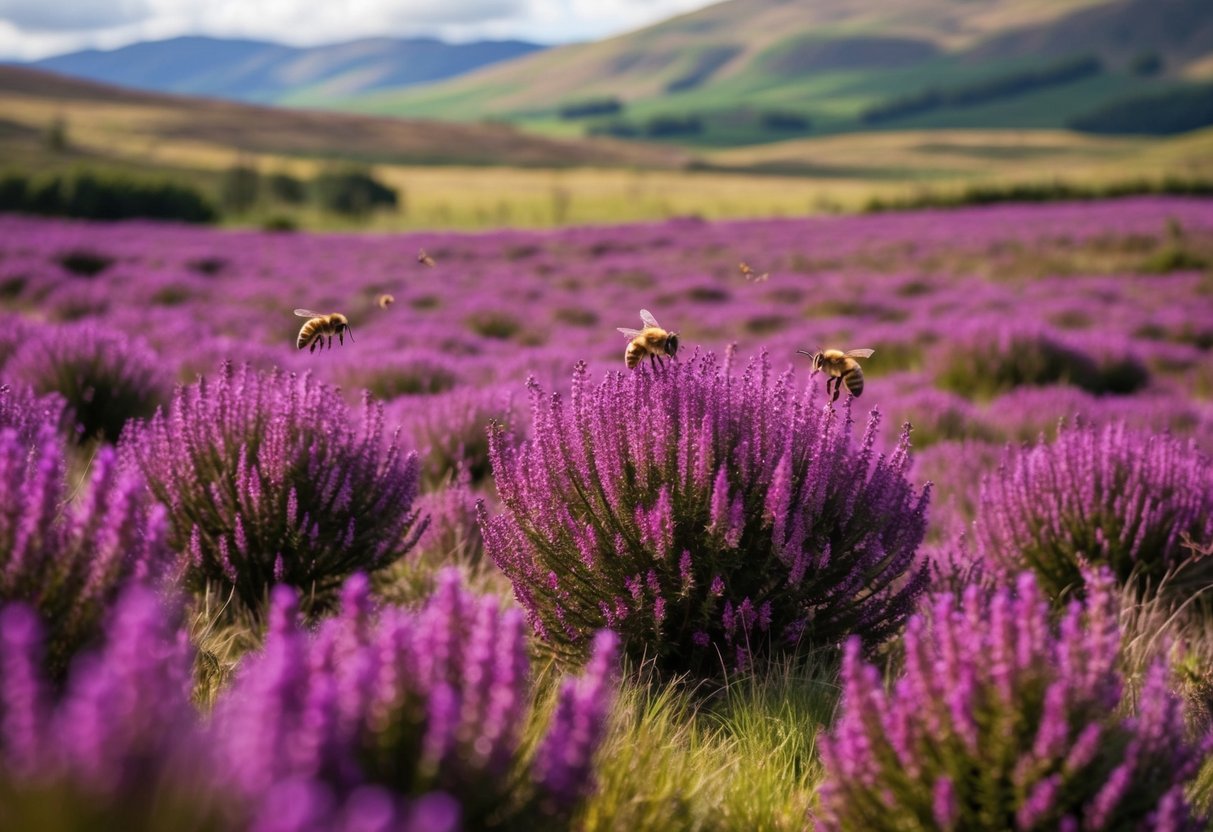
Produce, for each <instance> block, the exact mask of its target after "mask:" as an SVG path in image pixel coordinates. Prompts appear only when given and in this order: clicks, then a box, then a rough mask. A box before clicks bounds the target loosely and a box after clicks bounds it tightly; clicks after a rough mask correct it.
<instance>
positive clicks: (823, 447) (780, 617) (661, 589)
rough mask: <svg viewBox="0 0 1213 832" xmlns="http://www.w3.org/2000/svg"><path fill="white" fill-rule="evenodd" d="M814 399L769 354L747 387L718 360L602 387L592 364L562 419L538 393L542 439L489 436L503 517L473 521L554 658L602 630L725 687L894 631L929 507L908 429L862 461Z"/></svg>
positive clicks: (864, 450) (845, 429) (813, 391)
mask: <svg viewBox="0 0 1213 832" xmlns="http://www.w3.org/2000/svg"><path fill="white" fill-rule="evenodd" d="M818 388H819V385H810V387H809V389H808V391H807V392H805V393H797V392H796V390H795V389H794V388H793V380H792V375H791V371H788V372H787V373H785V374H784V375H782V376H781V377H780V378H779V379H778V380H775V381H772V379H771V372H770V367H769V363H768V361H767V360H766V358H765V357H763V358H762V359H761V360H755V361H753V362H751V364H750V365H749V366H748V367H747V368H746V371H745V373H744V374H743V376H742V377H741V378H735V377H734V376H733V375H732V374H731V373H730V371H729V369H728V368H727V367H726V368H721V367H720V366H719V365H718V363H717V361H716V359H715V357H714V356H712V355H707V356H696V357H695V358H693V359H692V360H690V361H688V362H683V363H679V364H674V365H672V366H667V367H666V368H665V369H664V370H660V371H658V370H650V369H648V368H645V369H644V370H642V371H640V372H633V373H630V374H628V375H623V374H621V373H613V374H609V375H607V376H606V378H605V379H604V380H603V381H602V383H601V384H600V385H599V386H598V388H597V389H592V388H591V386H590V382H589V378H588V373H587V370H586V368H585V365H584V364H580V365H578V369H577V371H576V372H575V373H574V376H573V388H572V401H571V409H568V410H566V407H565V405H564V402H563V401H562V399H561V398H560V397H559V396H558V395H554V396H553V397H552V398H551V400H550V402H548V403H545V402H544V401H543V393H542V391H540V389H539V388H538V387H537V386H536V385H534V384H532V385H531V395H532V411H533V416H534V424H533V426H532V427H533V437H534V438H533V439H532V440H530V441H529V442H526V443H521V444H520V443H518V442H517V441H515V440H513V439H511V437H509V436H508V435H507V434H506V433H505V432H504V431H501V430H498V431H495V432H493V433H492V435H491V437H490V443H489V444H490V457H491V459H492V463H493V472H494V476H495V478H496V482H497V490H498V492H499V494H500V496H501V500H502V503H503V505H504V512H503V514H502V515H500V516H498V517H495V518H493V519H492V520H489V519H488V518H487V517H485V516H482V520H481V525H482V529H483V533H484V537H485V546H486V549H487V551H488V553H489V555H490V556H491V557H492V558H493V560H494V561H495V562H496V563H497V565H498V566H500V567H501V569H502V570H503V571H504V572H505V573H506V575H507V576H508V577H509V578H510V580H511V581H512V582H513V584H514V592H515V595H516V596H517V598H518V600H519V601H520V602H521V603H522V605H523V606H524V607H525V608H526V610H527V611H528V613H529V615H530V618H531V621H532V624H533V626H534V627H535V629H536V630H537V631H538V632H539V633H540V635H541V636H542V637H543V638H544V639H545V640H546V641H547V642H548V644H549V645H550V646H551V648H553V649H554V650H555V651H556V652H557V653H558V654H563V655H565V656H568V655H579V654H581V653H583V652H584V650H585V647H586V644H587V642H588V640H589V638H590V635H591V634H592V633H593V632H594V631H595V630H597V629H598V628H600V627H603V626H608V627H611V628H613V629H615V630H616V631H618V632H619V633H620V634H621V635H622V637H623V640H624V643H625V648H626V650H627V651H628V653H629V654H630V655H632V656H634V657H643V656H648V657H650V658H656V660H657V661H658V663H659V665H660V666H661V667H662V668H663V669H666V670H672V671H675V672H680V671H694V672H698V673H704V674H713V673H718V672H719V671H720V669H721V665H722V660H723V662H724V663H725V664H730V665H731V664H733V663H734V662H736V663H739V664H740V663H744V662H746V661H748V660H749V657H750V656H751V655H752V654H762V653H766V652H777V651H781V650H788V649H794V648H795V646H796V645H797V644H799V643H802V642H803V643H805V644H806V645H813V644H817V645H821V644H832V643H836V642H837V641H838V640H839V639H840V638H842V637H843V636H845V635H847V634H850V633H857V634H859V635H861V636H862V637H863V638H864V640H865V641H867V642H870V643H875V642H878V641H879V640H880V639H882V638H884V637H885V636H887V635H888V634H890V633H892V632H893V631H895V630H896V629H897V627H898V626H900V624H901V622H902V620H903V619H904V617H905V616H906V615H908V613H909V608H910V606H911V605H912V603H913V600H914V598H915V597H916V596H917V594H918V593H919V592H920V591H921V589H922V587H923V576H922V575H921V574H918V573H915V572H914V571H913V570H912V569H911V562H912V561H913V558H914V550H915V548H916V547H917V546H918V544H919V543H920V542H921V540H922V537H923V533H924V528H925V512H926V503H927V493H926V492H925V491H924V492H923V493H922V494H920V495H918V494H915V493H914V491H913V489H912V488H911V486H910V484H909V483H908V482H907V480H906V478H905V472H906V468H907V466H908V464H909V460H908V446H907V441H906V437H905V435H904V434H903V437H902V441H901V443H899V444H898V446H897V448H896V450H895V451H894V453H893V454H892V455H891V456H890V457H888V458H886V457H884V456H881V457H880V458H879V459H876V460H873V456H874V453H873V450H872V445H873V442H874V440H875V438H876V430H877V423H878V419H877V418H876V416H875V414H874V415H873V417H872V419H871V420H870V421H869V424H868V429H867V431H866V433H865V435H864V439H863V442H862V444H861V445H860V446H859V447H855V446H854V443H853V440H852V437H851V420H850V416H849V411H847V412H846V415H845V416H844V415H843V414H842V413H840V412H836V411H834V410H832V409H825V408H822V407H821V406H820V403H819V402H818V400H817V390H818ZM482 515H483V513H482Z"/></svg>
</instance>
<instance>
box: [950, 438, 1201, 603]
mask: <svg viewBox="0 0 1213 832" xmlns="http://www.w3.org/2000/svg"><path fill="white" fill-rule="evenodd" d="M1185 533H1186V534H1188V535H1190V536H1191V537H1192V538H1193V539H1194V540H1196V541H1206V540H1213V461H1211V460H1210V459H1209V458H1208V457H1207V456H1205V455H1204V454H1202V453H1200V452H1199V451H1198V450H1197V449H1196V447H1195V446H1194V445H1193V444H1192V443H1191V442H1190V441H1189V442H1181V441H1179V440H1177V439H1174V438H1172V437H1170V436H1168V435H1166V434H1155V433H1144V432H1137V431H1133V430H1130V429H1128V428H1126V427H1125V426H1124V425H1123V424H1110V425H1106V426H1104V427H1091V426H1075V427H1067V428H1065V429H1063V430H1061V431H1060V432H1059V434H1058V437H1057V440H1056V441H1054V442H1053V443H1051V444H1039V445H1036V446H1035V447H1032V448H1030V449H1027V450H1024V451H1022V452H1020V453H1018V454H1016V455H1015V456H1013V457H1011V458H1010V459H1009V460H1007V461H1006V462H1005V463H1004V466H1003V470H1002V471H1000V472H999V474H998V476H992V477H987V478H986V479H985V480H984V481H983V483H982V488H981V495H980V498H979V509H978V515H977V521H976V523H975V525H974V541H975V548H976V550H977V551H976V554H978V555H979V556H981V557H982V558H984V559H986V560H988V561H990V562H992V563H994V564H998V565H1001V566H1002V567H1003V568H1004V569H1006V570H1011V571H1018V570H1020V569H1023V568H1025V567H1026V568H1029V569H1031V570H1033V571H1034V572H1036V573H1037V575H1038V576H1039V580H1040V583H1041V586H1042V587H1043V588H1044V589H1045V591H1046V592H1048V593H1049V594H1050V595H1052V596H1053V597H1054V598H1057V597H1060V596H1061V595H1063V594H1064V593H1065V592H1067V591H1069V590H1072V589H1073V588H1075V587H1078V586H1081V584H1082V572H1081V567H1082V564H1083V562H1090V563H1094V564H1102V565H1106V566H1107V567H1108V568H1109V569H1111V570H1112V572H1113V574H1114V575H1115V576H1116V577H1117V578H1118V579H1119V580H1121V581H1122V582H1123V581H1126V580H1127V579H1128V578H1129V575H1130V573H1132V572H1134V570H1137V571H1138V572H1139V573H1141V574H1142V575H1143V576H1144V577H1146V578H1149V579H1154V580H1155V581H1157V580H1158V579H1159V578H1161V577H1162V575H1163V573H1165V572H1166V571H1167V570H1169V569H1171V568H1173V567H1176V566H1178V565H1179V564H1180V562H1181V561H1182V560H1184V559H1185V558H1186V557H1187V550H1186V549H1184V547H1183V546H1182V542H1183V535H1184V534H1185ZM1202 564H1204V565H1205V566H1204V567H1203V568H1201V565H1202ZM1193 566H1194V567H1195V568H1196V569H1197V570H1198V572H1194V573H1190V576H1191V577H1193V578H1196V579H1197V580H1200V581H1201V582H1202V583H1205V584H1208V583H1210V582H1213V570H1211V569H1210V567H1211V566H1213V562H1211V561H1209V560H1208V559H1203V560H1198V561H1195V562H1194V563H1193Z"/></svg>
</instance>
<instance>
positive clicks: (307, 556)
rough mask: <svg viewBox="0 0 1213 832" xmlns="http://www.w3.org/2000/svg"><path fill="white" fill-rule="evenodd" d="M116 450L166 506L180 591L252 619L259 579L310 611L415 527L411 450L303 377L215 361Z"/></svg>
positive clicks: (396, 552) (411, 539) (385, 556)
mask: <svg viewBox="0 0 1213 832" xmlns="http://www.w3.org/2000/svg"><path fill="white" fill-rule="evenodd" d="M124 444H125V451H126V453H127V454H128V457H129V458H130V459H131V460H132V462H133V464H136V465H138V467H139V468H140V469H142V471H143V472H144V474H145V476H146V477H147V480H148V486H149V487H150V488H151V491H152V493H153V494H155V495H156V497H157V499H159V500H161V501H162V502H163V503H164V504H165V505H167V506H169V509H170V511H169V519H170V522H171V525H172V531H171V539H172V542H173V545H174V547H175V548H176V549H177V550H178V551H182V552H186V553H187V556H188V561H189V565H188V574H187V579H188V583H189V585H190V586H191V587H192V588H193V589H195V590H202V589H204V588H206V587H214V588H217V589H219V590H220V593H219V594H220V597H225V596H226V595H228V593H229V591H230V592H232V593H234V596H235V599H236V601H237V602H238V604H239V605H242V606H244V607H245V608H247V609H250V610H253V611H254V612H256V611H258V610H259V609H260V608H261V606H262V604H263V603H264V600H265V595H266V590H267V588H268V587H269V585H270V584H271V583H286V584H289V585H291V586H296V587H299V588H301V589H302V590H303V591H304V593H305V595H306V602H307V606H308V608H309V610H312V609H315V610H320V609H323V607H324V606H325V604H326V603H328V601H330V600H331V597H332V594H333V592H334V591H335V590H336V589H337V587H338V586H339V584H340V582H341V581H342V579H344V578H345V577H346V576H347V575H349V574H351V573H352V572H355V571H359V570H366V571H374V570H377V569H381V568H383V567H386V566H388V565H390V564H391V563H392V562H393V561H394V560H396V559H397V558H399V557H401V556H402V555H404V554H405V553H406V552H407V551H408V550H409V549H410V548H411V547H412V546H413V544H414V543H415V542H416V539H417V535H418V534H420V533H421V531H423V530H424V526H425V524H424V522H422V523H418V522H417V515H416V513H415V512H413V511H412V510H411V508H412V504H413V500H414V498H415V497H416V496H417V480H418V473H419V472H418V467H419V466H418V463H417V457H416V454H409V455H408V456H407V457H403V458H402V455H401V451H400V448H399V446H398V444H397V443H396V441H395V438H394V437H393V438H392V440H391V441H390V442H385V441H384V439H383V412H382V406H380V405H372V404H371V402H370V399H369V397H367V398H364V400H363V407H362V414H361V420H360V421H359V420H357V419H356V418H354V416H353V414H351V413H350V412H349V410H348V409H347V408H346V406H345V403H344V402H343V401H342V400H341V397H340V395H339V394H338V392H337V391H336V390H334V389H332V388H329V387H326V386H324V385H321V384H319V383H318V382H316V381H314V380H313V379H312V378H311V376H310V375H305V376H304V377H303V378H302V379H300V378H298V377H296V376H295V375H293V374H291V375H286V374H284V373H282V372H280V371H277V370H275V371H274V372H272V373H268V374H258V373H257V372H255V371H254V370H252V369H250V368H249V367H247V366H245V367H243V368H241V369H239V370H236V369H234V368H233V367H232V366H231V364H225V365H224V367H223V369H222V371H221V372H220V374H219V376H218V378H216V379H214V380H210V381H208V380H206V379H202V380H200V381H199V382H198V383H197V384H196V385H192V386H190V387H186V388H183V389H181V390H179V391H178V393H177V395H176V397H175V398H174V400H173V402H172V405H171V407H170V409H169V411H168V413H167V414H165V413H159V414H157V415H156V417H155V418H154V419H152V420H151V421H150V422H149V423H146V424H144V425H141V426H140V427H139V429H138V430H137V431H135V432H134V433H133V436H132V438H131V441H130V442H127V443H124Z"/></svg>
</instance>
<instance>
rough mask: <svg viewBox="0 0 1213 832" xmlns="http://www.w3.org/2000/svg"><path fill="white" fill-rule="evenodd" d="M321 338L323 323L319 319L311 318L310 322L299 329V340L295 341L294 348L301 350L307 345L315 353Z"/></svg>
mask: <svg viewBox="0 0 1213 832" xmlns="http://www.w3.org/2000/svg"><path fill="white" fill-rule="evenodd" d="M323 337H324V324H323V322H322V321H321V319H320V318H312V319H311V320H310V321H306V322H305V323H304V324H303V326H302V327H300V328H299V338H298V339H297V340H296V341H295V346H297V347H298V348H299V349H303V348H304V347H306V346H308V344H311V347H312V350H313V351H315V349H316V344H317V343H318V342H319V340H320V339H321V338H323Z"/></svg>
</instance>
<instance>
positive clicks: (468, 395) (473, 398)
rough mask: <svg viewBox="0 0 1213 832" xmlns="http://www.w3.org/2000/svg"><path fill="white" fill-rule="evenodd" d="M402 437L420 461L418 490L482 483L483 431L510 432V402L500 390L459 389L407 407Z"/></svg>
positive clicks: (486, 455)
mask: <svg viewBox="0 0 1213 832" xmlns="http://www.w3.org/2000/svg"><path fill="white" fill-rule="evenodd" d="M408 408H409V410H408V413H409V418H408V422H407V424H406V428H405V432H406V434H407V435H408V436H409V438H410V440H411V441H412V442H413V444H414V445H415V446H416V447H417V448H418V449H419V450H420V451H421V452H422V453H424V455H425V461H424V462H423V463H422V467H421V474H422V477H421V480H422V486H423V488H425V489H426V490H427V491H428V490H433V489H435V488H438V487H440V486H441V485H443V484H444V483H446V482H449V481H450V480H451V478H452V477H453V476H455V475H456V474H457V473H458V472H464V473H466V475H467V477H468V480H469V484H470V485H476V486H478V485H480V484H481V483H483V482H484V481H485V480H486V479H488V476H489V473H490V465H489V434H488V430H489V425H490V423H498V424H501V425H502V426H503V427H504V429H505V430H507V431H510V432H516V429H515V427H514V400H513V396H512V395H511V394H510V393H507V392H504V391H501V390H489V391H482V390H475V389H463V390H459V391H456V392H453V393H450V394H449V395H446V396H442V397H441V398H439V397H433V398H430V399H428V400H426V401H423V402H410V403H409V405H408Z"/></svg>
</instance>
